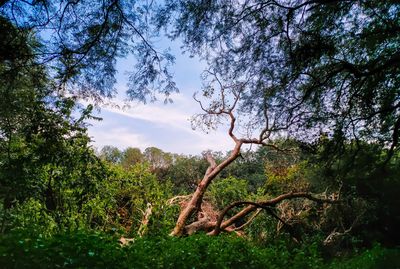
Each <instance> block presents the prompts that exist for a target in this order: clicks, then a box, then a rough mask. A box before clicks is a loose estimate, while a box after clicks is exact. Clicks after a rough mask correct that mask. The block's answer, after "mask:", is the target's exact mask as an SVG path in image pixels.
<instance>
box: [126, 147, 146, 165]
mask: <svg viewBox="0 0 400 269" xmlns="http://www.w3.org/2000/svg"><path fill="white" fill-rule="evenodd" d="M142 162H143V154H142V152H141V151H140V149H138V148H131V147H129V148H127V149H125V150H124V152H123V153H122V160H121V164H122V166H123V167H124V168H125V169H128V168H129V167H131V166H134V165H135V164H139V163H142Z"/></svg>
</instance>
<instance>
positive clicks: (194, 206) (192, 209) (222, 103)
mask: <svg viewBox="0 0 400 269" xmlns="http://www.w3.org/2000/svg"><path fill="white" fill-rule="evenodd" d="M213 75H214V80H213V83H214V84H213V85H212V86H210V87H209V88H206V90H205V92H204V96H205V97H207V98H210V99H211V101H210V102H209V104H208V106H205V105H204V104H203V102H202V101H200V100H198V99H196V97H195V99H196V100H197V101H198V103H199V105H200V107H201V108H202V110H203V111H204V113H203V114H199V115H196V116H195V117H194V119H193V121H194V122H198V123H203V124H204V125H205V126H206V127H207V128H213V127H214V125H215V124H218V123H220V122H221V121H222V120H223V119H224V118H225V119H228V122H229V130H228V134H229V136H230V138H231V139H232V140H233V142H234V149H233V150H232V151H231V152H230V153H229V155H228V156H227V157H226V158H225V159H223V160H222V161H221V162H220V163H218V164H217V163H216V161H215V159H214V157H213V155H212V153H211V152H205V154H204V157H205V158H206V159H207V161H208V163H209V167H208V168H207V170H206V172H205V173H204V175H203V178H202V179H201V181H200V182H199V183H198V185H197V188H196V190H195V191H194V192H193V194H191V195H188V196H186V197H176V199H178V198H179V199H182V198H183V199H184V200H185V199H186V201H184V202H183V203H182V202H181V203H180V205H181V212H180V214H179V217H178V219H177V222H176V224H175V227H174V230H173V231H172V232H171V235H173V236H180V235H183V234H189V235H190V234H193V233H195V232H198V231H206V232H209V234H211V235H218V234H219V233H220V231H221V229H222V230H227V231H235V229H234V228H232V227H231V226H232V225H233V224H234V223H235V222H236V221H238V220H239V219H243V218H245V217H246V216H248V215H249V214H250V213H253V212H254V211H256V209H257V208H263V209H265V210H266V211H267V212H268V213H269V214H271V215H272V216H273V217H275V218H276V219H277V220H278V221H280V222H282V223H283V225H284V227H285V229H286V230H287V231H288V232H289V233H290V234H291V235H292V237H293V238H296V239H298V236H297V235H295V234H294V232H293V231H292V229H291V227H290V226H289V225H288V224H287V223H286V222H285V221H284V220H283V219H282V218H280V217H279V216H277V215H276V214H275V213H274V212H273V210H272V208H274V207H275V206H277V205H278V204H279V203H280V202H282V201H284V200H287V199H295V198H305V199H309V200H312V201H315V202H319V203H336V202H337V201H336V200H334V199H324V198H318V197H316V196H315V195H313V194H311V193H308V192H289V193H286V194H282V195H279V196H277V197H276V198H273V199H270V200H267V201H262V202H250V201H240V202H235V203H232V204H230V205H228V206H227V207H226V208H225V209H224V210H222V211H221V212H219V213H217V214H215V211H214V210H213V209H211V210H210V206H209V205H207V203H205V202H204V195H205V193H206V190H207V188H208V187H209V186H210V184H211V183H212V182H213V180H214V179H215V178H216V177H217V176H218V175H219V174H220V173H221V172H222V171H223V170H224V169H225V168H226V167H228V166H229V165H231V164H232V163H233V162H234V161H235V160H236V159H237V158H238V157H239V156H241V150H242V147H243V146H244V145H252V144H255V145H261V146H265V147H268V148H271V149H274V150H280V149H279V148H278V147H277V146H276V145H274V144H273V143H271V142H272V140H271V135H272V134H273V133H274V132H275V131H276V130H275V126H274V125H273V124H272V125H270V124H269V121H268V120H265V121H263V122H264V123H265V126H264V127H263V128H262V129H260V130H257V131H259V132H258V135H257V136H253V134H252V132H251V131H252V130H253V129H247V130H248V131H249V132H247V135H246V136H243V137H238V136H237V135H236V132H237V131H238V129H239V130H240V129H241V128H240V127H241V124H239V123H240V120H238V118H237V116H236V115H235V112H236V111H235V108H236V107H237V106H239V105H240V103H241V96H242V94H244V90H245V84H246V83H245V82H238V83H237V84H233V85H225V84H223V83H222V82H221V80H219V79H218V77H217V76H216V75H215V74H213ZM213 86H214V87H213ZM215 89H218V91H215ZM268 113H269V111H268V110H267V109H265V110H264V112H263V115H264V116H265V117H267V116H268ZM240 116H241V118H243V117H244V118H246V119H248V117H249V116H251V115H243V114H241V115H240ZM242 127H243V126H242ZM244 127H248V125H247V124H245V126H244ZM173 200H175V198H173V199H172V200H171V201H173ZM241 205H248V206H247V207H246V208H244V209H243V210H241V211H240V212H238V213H237V214H235V215H233V216H231V217H230V218H229V219H228V220H226V221H225V222H223V218H224V217H225V215H226V214H227V212H228V211H230V210H231V209H233V208H235V207H238V206H241ZM195 215H197V217H196V218H195V220H194V221H192V222H191V223H189V224H188V222H190V220H191V219H192V218H193V217H194V216H195ZM250 219H252V218H250Z"/></svg>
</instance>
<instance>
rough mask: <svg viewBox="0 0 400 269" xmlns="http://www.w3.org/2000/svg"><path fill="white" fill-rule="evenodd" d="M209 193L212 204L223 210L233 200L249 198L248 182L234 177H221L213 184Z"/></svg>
mask: <svg viewBox="0 0 400 269" xmlns="http://www.w3.org/2000/svg"><path fill="white" fill-rule="evenodd" d="M207 194H208V196H209V197H210V199H211V202H212V204H213V205H215V206H216V208H217V209H218V210H222V209H224V208H225V207H226V206H228V205H229V204H231V203H233V202H236V201H242V200H246V199H247V197H248V195H249V193H248V182H247V181H246V180H243V179H237V178H234V177H229V178H224V179H219V180H216V181H215V182H213V184H211V186H210V188H209V192H208V193H207Z"/></svg>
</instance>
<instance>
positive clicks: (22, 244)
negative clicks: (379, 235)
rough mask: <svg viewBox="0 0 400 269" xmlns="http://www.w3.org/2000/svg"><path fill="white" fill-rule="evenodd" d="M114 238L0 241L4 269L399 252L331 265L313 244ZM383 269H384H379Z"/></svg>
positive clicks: (389, 261)
mask: <svg viewBox="0 0 400 269" xmlns="http://www.w3.org/2000/svg"><path fill="white" fill-rule="evenodd" d="M117 240H118V238H117V237H115V235H112V234H104V233H93V232H84V231H79V232H75V233H66V234H59V235H55V236H53V237H51V238H44V237H34V238H32V237H26V236H25V235H24V234H22V233H18V234H9V235H7V236H2V237H1V238H0V264H1V265H2V266H3V268H58V267H61V268H243V267H245V268H276V269H277V268H296V269H300V268H360V269H361V268H397V267H396V266H398V257H399V250H398V249H384V248H382V247H380V246H375V247H374V248H372V249H370V250H365V251H362V252H360V253H359V254H357V255H355V256H353V257H350V258H345V259H335V260H334V261H332V262H329V261H326V260H323V259H322V256H321V253H320V252H319V250H318V246H317V244H316V243H310V244H307V245H303V246H297V247H294V246H291V244H288V243H287V242H285V241H277V242H275V243H274V244H270V245H268V246H266V247H260V246H257V245H255V244H253V243H251V242H249V241H246V240H244V239H242V238H240V237H237V236H218V237H210V236H206V235H202V234H198V235H194V236H190V237H186V238H176V237H144V238H138V239H136V240H135V241H134V242H133V243H131V244H130V245H128V246H124V247H120V246H119V244H118V242H117ZM382 266H383V267H382Z"/></svg>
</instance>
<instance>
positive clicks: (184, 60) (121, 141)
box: [88, 42, 234, 155]
mask: <svg viewBox="0 0 400 269" xmlns="http://www.w3.org/2000/svg"><path fill="white" fill-rule="evenodd" d="M171 49H172V53H173V54H174V56H175V57H176V59H175V64H174V66H173V67H172V69H171V70H172V72H173V73H174V78H175V82H176V84H177V86H178V88H179V90H180V93H179V94H174V95H172V99H173V101H174V102H173V103H172V104H167V105H166V104H164V102H163V99H162V98H161V99H160V100H159V101H157V102H154V103H147V104H141V103H137V102H129V103H128V105H129V106H128V107H126V106H125V105H124V104H126V102H124V101H123V100H124V97H126V95H125V92H126V89H127V86H126V84H127V77H128V75H126V71H128V70H129V68H130V67H131V66H133V65H134V64H133V63H132V61H134V60H133V59H132V58H129V57H128V58H126V59H120V60H119V61H118V62H117V71H118V74H117V85H116V89H117V91H118V94H117V97H116V98H114V99H113V100H112V102H113V103H114V104H115V105H116V106H111V105H108V106H102V107H101V108H100V111H99V112H98V113H97V114H96V116H99V117H101V118H102V119H103V120H102V121H91V122H90V124H91V125H90V126H89V128H88V132H89V136H90V137H91V138H92V140H93V142H92V144H93V146H94V147H95V148H97V149H101V148H102V147H103V146H105V145H112V146H116V147H118V148H120V149H121V150H123V149H125V148H127V147H137V148H140V149H141V150H144V149H145V148H147V147H157V148H160V149H162V150H163V151H166V152H172V153H178V154H187V155H197V154H200V153H201V152H202V151H204V150H213V151H222V152H226V151H228V150H231V149H232V148H233V146H234V144H233V142H232V140H231V139H230V137H229V136H228V134H227V126H220V128H218V129H217V130H216V131H210V132H209V133H208V134H207V133H205V132H204V131H202V130H201V129H196V130H193V129H192V127H191V122H190V118H191V116H193V115H194V114H196V113H200V107H199V105H198V103H197V102H196V101H195V100H194V99H193V94H194V93H195V92H199V91H200V90H201V79H200V75H201V73H202V71H203V70H204V68H205V64H204V63H203V62H201V61H200V60H199V59H198V58H196V57H189V55H187V54H182V53H181V52H180V49H179V43H177V42H175V43H172V44H171ZM117 107H120V108H117Z"/></svg>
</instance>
